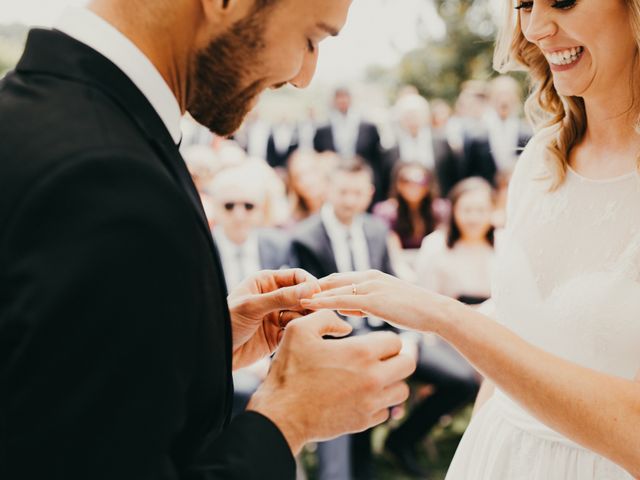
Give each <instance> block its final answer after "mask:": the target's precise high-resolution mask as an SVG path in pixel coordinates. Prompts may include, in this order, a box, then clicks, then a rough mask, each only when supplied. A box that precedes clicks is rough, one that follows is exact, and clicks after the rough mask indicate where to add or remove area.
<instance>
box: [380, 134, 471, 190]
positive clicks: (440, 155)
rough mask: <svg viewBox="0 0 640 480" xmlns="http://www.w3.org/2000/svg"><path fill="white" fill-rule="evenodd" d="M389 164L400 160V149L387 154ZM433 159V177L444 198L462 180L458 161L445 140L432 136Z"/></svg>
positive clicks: (397, 148)
mask: <svg viewBox="0 0 640 480" xmlns="http://www.w3.org/2000/svg"><path fill="white" fill-rule="evenodd" d="M389 155H390V157H391V164H392V165H393V166H395V164H396V163H397V162H398V160H400V148H399V147H398V146H396V147H394V148H392V149H391V150H390V152H389ZM433 158H434V160H435V172H434V173H435V176H436V178H437V180H438V187H439V189H440V195H441V196H443V197H446V196H447V195H448V194H449V191H450V190H451V189H452V188H453V187H454V185H455V184H456V183H458V182H459V181H460V180H461V179H462V173H461V171H460V170H461V167H460V161H459V159H458V157H457V156H456V154H455V153H454V152H453V149H452V148H451V146H450V145H449V142H448V141H447V139H446V138H444V137H442V136H437V135H434V136H433Z"/></svg>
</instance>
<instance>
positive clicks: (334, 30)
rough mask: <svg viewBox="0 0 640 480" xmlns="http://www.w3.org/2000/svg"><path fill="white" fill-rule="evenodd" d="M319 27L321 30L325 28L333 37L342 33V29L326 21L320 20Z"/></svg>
mask: <svg viewBox="0 0 640 480" xmlns="http://www.w3.org/2000/svg"><path fill="white" fill-rule="evenodd" d="M317 27H318V28H319V29H320V30H324V31H325V32H327V33H328V34H329V35H331V36H332V37H337V36H338V35H339V34H340V30H339V29H337V28H335V27H332V26H331V25H329V24H327V23H324V22H320V23H318V24H317Z"/></svg>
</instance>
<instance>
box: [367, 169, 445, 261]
mask: <svg viewBox="0 0 640 480" xmlns="http://www.w3.org/2000/svg"><path fill="white" fill-rule="evenodd" d="M392 179H393V183H392V188H391V196H390V198H389V199H388V200H385V201H384V202H381V203H377V204H376V205H375V206H374V208H373V214H374V215H376V216H377V217H379V218H381V219H382V220H384V221H385V222H386V223H387V225H388V226H389V228H390V229H391V232H392V234H393V236H394V237H395V239H396V242H395V243H397V244H399V246H400V248H403V249H411V248H420V245H422V240H423V239H424V237H425V236H427V235H429V234H430V233H431V232H433V231H434V230H435V229H436V226H437V223H438V215H437V214H436V212H435V211H434V210H435V209H436V208H440V210H444V209H443V207H437V205H438V201H437V199H436V192H435V179H434V176H433V173H431V171H430V170H429V169H428V168H427V167H425V166H424V165H422V164H421V163H416V162H400V163H398V164H397V165H396V166H395V168H394V170H393V174H392ZM439 203H440V205H441V204H442V201H440V202H439Z"/></svg>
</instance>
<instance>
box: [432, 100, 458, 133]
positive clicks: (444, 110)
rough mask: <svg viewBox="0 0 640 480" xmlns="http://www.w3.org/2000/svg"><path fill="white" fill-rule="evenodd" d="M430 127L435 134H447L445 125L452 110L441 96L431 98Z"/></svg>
mask: <svg viewBox="0 0 640 480" xmlns="http://www.w3.org/2000/svg"><path fill="white" fill-rule="evenodd" d="M430 103H431V129H432V131H433V132H434V134H435V135H439V136H444V137H446V135H447V125H448V123H449V120H450V119H451V116H452V115H453V110H452V109H451V105H449V104H448V103H447V101H446V100H443V99H441V98H434V99H432V100H431V102H430Z"/></svg>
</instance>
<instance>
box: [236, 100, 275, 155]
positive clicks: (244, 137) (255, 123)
mask: <svg viewBox="0 0 640 480" xmlns="http://www.w3.org/2000/svg"><path fill="white" fill-rule="evenodd" d="M270 134H271V125H270V124H269V122H267V121H266V120H265V119H264V118H263V115H262V110H261V108H260V105H258V106H257V107H256V108H254V109H253V110H252V111H251V112H250V113H249V114H248V115H247V117H246V118H245V120H244V122H243V124H242V127H241V128H240V130H238V131H237V132H236V133H234V135H233V138H234V140H235V141H236V142H237V143H238V145H240V146H241V147H242V148H243V149H244V151H245V152H247V155H249V156H250V157H256V158H265V159H266V158H267V144H268V142H269V135H270Z"/></svg>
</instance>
